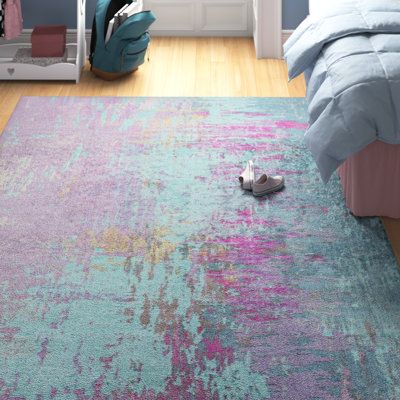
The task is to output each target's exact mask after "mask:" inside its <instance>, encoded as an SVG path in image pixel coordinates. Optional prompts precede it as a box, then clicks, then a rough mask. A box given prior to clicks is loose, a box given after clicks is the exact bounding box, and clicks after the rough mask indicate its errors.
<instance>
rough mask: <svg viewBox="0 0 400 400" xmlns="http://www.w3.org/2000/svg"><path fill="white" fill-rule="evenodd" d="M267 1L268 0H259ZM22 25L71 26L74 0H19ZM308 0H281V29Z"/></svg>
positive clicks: (296, 19) (90, 4)
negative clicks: (22, 14)
mask: <svg viewBox="0 0 400 400" xmlns="http://www.w3.org/2000/svg"><path fill="white" fill-rule="evenodd" d="M261 1H268V0H261ZM21 2H22V7H23V13H24V27H25V28H32V27H33V26H34V25H38V24H66V25H68V27H70V28H72V27H74V25H75V20H76V0H66V1H61V0H58V1H57V0H39V1H32V0H21ZM95 7H96V0H86V15H87V18H86V24H87V27H88V28H90V27H91V26H92V20H93V14H94V9H95ZM307 12H308V0H283V29H294V28H295V27H296V26H297V25H298V24H299V23H300V22H301V21H302V20H303V19H304V17H305V16H306V15H307Z"/></svg>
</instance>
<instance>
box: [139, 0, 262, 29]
mask: <svg viewBox="0 0 400 400" xmlns="http://www.w3.org/2000/svg"><path fill="white" fill-rule="evenodd" d="M267 1H269V0H267ZM144 6H145V8H148V9H151V10H152V11H153V12H154V14H155V16H156V17H157V20H156V22H155V23H154V24H153V25H152V27H151V29H150V33H151V34H152V35H154V36H251V35H252V21H251V20H252V0H145V1H144Z"/></svg>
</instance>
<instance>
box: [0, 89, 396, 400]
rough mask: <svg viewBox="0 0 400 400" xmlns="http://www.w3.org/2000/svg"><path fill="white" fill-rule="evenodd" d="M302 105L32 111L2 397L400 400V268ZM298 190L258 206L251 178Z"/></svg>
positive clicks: (32, 107)
mask: <svg viewBox="0 0 400 400" xmlns="http://www.w3.org/2000/svg"><path fill="white" fill-rule="evenodd" d="M306 119H307V117H306V106H305V103H304V101H303V100H301V99H297V100H296V99H292V100H290V99H262V98H259V99H257V98H247V99H243V98H238V99H233V98H45V97H43V98H40V97H27V98H23V99H22V100H21V101H20V103H19V104H18V106H17V108H16V110H15V112H14V114H13V116H12V118H11V120H10V122H9V124H8V126H7V128H6V129H5V132H4V134H3V136H2V138H1V149H0V239H1V240H0V357H1V358H0V398H1V399H2V400H12V399H13V400H16V399H18V400H22V399H35V400H38V399H43V400H44V399H56V400H57V399H63V400H64V399H68V400H69V399H71V400H72V399H76V400H89V399H95V400H105V399H110V400H143V399H149V400H169V399H196V400H203V399H204V400H219V399H221V400H222V399H227V400H230V399H240V400H241V399H243V400H250V399H276V400H291V399H298V400H315V399H324V400H325V399H342V400H350V399H359V400H367V399H373V400H379V399H384V400H388V399H391V400H393V399H400V381H399V378H400V274H399V270H398V268H397V265H396V262H395V258H394V256H393V254H392V252H391V249H390V245H389V243H388V241H387V238H386V236H385V232H384V230H383V227H382V225H381V223H380V221H379V219H363V220H361V219H357V218H354V217H353V216H351V215H350V214H349V212H348V211H347V210H346V209H345V207H344V205H343V199H342V194H341V190H340V185H339V182H338V180H337V179H336V178H335V179H333V181H332V182H331V183H330V184H329V185H328V186H324V185H323V184H322V183H321V179H320V177H319V175H318V173H317V170H316V167H315V164H314V163H313V162H312V160H311V157H310V155H309V153H308V152H307V151H306V150H305V148H304V145H303V134H304V130H305V128H306ZM250 158H253V159H254V160H255V162H256V166H257V174H258V175H260V174H261V173H263V172H265V171H270V172H273V173H280V174H283V175H284V176H285V177H286V189H285V190H283V191H282V192H279V193H276V194H274V195H272V196H270V197H266V198H262V199H256V198H254V197H253V196H252V195H251V194H249V193H245V192H243V191H242V190H241V189H240V187H239V185H238V180H237V177H238V175H239V173H240V172H241V170H242V168H243V166H244V165H245V162H246V161H247V160H248V159H250Z"/></svg>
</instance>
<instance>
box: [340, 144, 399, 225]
mask: <svg viewBox="0 0 400 400" xmlns="http://www.w3.org/2000/svg"><path fill="white" fill-rule="evenodd" d="M338 173H339V176H340V179H341V182H342V186H343V191H344V195H345V198H346V205H347V207H348V208H349V209H350V210H351V211H352V212H353V214H355V215H357V216H360V217H365V216H382V217H392V218H400V145H389V144H386V143H383V142H381V141H378V140H377V141H375V142H374V143H372V144H370V145H369V146H367V147H366V148H364V149H363V150H361V151H360V152H358V153H357V154H355V155H354V156H352V157H350V158H349V159H347V160H346V162H345V163H344V164H342V165H341V166H340V167H339V169H338Z"/></svg>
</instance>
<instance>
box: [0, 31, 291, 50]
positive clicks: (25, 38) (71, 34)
mask: <svg viewBox="0 0 400 400" xmlns="http://www.w3.org/2000/svg"><path fill="white" fill-rule="evenodd" d="M292 33H293V30H290V29H283V30H282V46H283V45H284V44H285V42H286V41H287V40H288V39H289V37H290V35H291V34H292ZM31 34H32V29H24V30H23V31H22V34H21V35H20V36H19V37H18V38H17V39H14V40H10V41H7V42H6V41H5V40H4V39H0V44H2V43H17V42H20V43H30V41H31ZM91 35H92V30H91V29H86V35H85V36H86V43H87V46H86V48H87V49H89V46H90V38H91ZM153 35H154V36H157V32H154V33H153ZM76 36H77V32H76V29H68V30H67V43H68V42H70V43H71V42H75V41H76ZM232 36H237V35H232Z"/></svg>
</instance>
